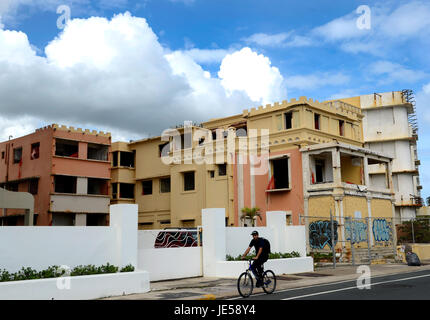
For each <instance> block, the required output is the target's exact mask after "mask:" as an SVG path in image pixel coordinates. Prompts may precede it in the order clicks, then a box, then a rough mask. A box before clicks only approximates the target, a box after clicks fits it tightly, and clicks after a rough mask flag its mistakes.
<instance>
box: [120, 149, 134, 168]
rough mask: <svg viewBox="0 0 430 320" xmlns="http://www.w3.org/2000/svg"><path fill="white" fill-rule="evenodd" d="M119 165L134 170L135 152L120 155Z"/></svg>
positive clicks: (122, 152)
mask: <svg viewBox="0 0 430 320" xmlns="http://www.w3.org/2000/svg"><path fill="white" fill-rule="evenodd" d="M119 165H120V166H121V167H129V168H134V152H124V151H121V152H120V153H119Z"/></svg>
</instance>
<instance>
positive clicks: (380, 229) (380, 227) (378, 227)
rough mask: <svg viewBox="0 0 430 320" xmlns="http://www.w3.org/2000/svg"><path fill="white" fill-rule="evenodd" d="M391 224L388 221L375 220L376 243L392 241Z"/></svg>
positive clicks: (374, 234) (373, 226)
mask: <svg viewBox="0 0 430 320" xmlns="http://www.w3.org/2000/svg"><path fill="white" fill-rule="evenodd" d="M391 225H392V224H391V222H388V221H387V220H386V219H375V220H373V225H372V229H373V237H374V238H375V241H390V240H392V238H393V234H392V227H391Z"/></svg>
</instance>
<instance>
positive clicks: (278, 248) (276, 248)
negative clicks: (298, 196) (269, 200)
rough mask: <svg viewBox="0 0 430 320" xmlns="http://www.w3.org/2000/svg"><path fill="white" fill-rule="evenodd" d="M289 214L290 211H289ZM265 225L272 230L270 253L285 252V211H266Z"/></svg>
mask: <svg viewBox="0 0 430 320" xmlns="http://www.w3.org/2000/svg"><path fill="white" fill-rule="evenodd" d="M290 213H291V211H290ZM266 225H267V227H268V228H272V230H273V239H275V240H274V241H273V242H274V243H272V246H271V251H272V252H286V243H285V241H286V239H287V228H286V226H287V212H286V211H266Z"/></svg>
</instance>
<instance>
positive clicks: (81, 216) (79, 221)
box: [75, 213, 87, 226]
mask: <svg viewBox="0 0 430 320" xmlns="http://www.w3.org/2000/svg"><path fill="white" fill-rule="evenodd" d="M86 225H87V214H86V213H76V214H75V226H86Z"/></svg>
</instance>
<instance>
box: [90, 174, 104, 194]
mask: <svg viewBox="0 0 430 320" xmlns="http://www.w3.org/2000/svg"><path fill="white" fill-rule="evenodd" d="M87 193H88V194H97V195H103V196H107V195H108V181H107V180H104V179H96V178H88V187H87Z"/></svg>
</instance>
